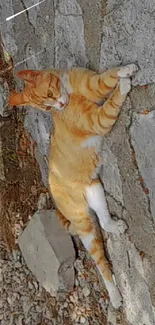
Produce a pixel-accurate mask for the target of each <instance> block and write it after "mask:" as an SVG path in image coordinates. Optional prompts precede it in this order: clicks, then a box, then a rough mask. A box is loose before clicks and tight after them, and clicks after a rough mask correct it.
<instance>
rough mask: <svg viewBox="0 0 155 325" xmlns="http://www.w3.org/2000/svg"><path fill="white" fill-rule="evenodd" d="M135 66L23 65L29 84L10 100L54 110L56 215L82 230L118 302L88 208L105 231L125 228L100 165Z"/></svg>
mask: <svg viewBox="0 0 155 325" xmlns="http://www.w3.org/2000/svg"><path fill="white" fill-rule="evenodd" d="M136 71H137V67H136V65H134V64H130V65H128V66H125V67H121V68H114V69H111V70H108V71H106V72H104V73H103V74H100V75H97V74H96V73H95V72H92V71H89V70H84V69H71V70H70V71H68V72H66V71H59V70H49V71H20V72H19V73H18V76H19V77H21V78H23V79H24V80H25V82H26V86H25V88H24V90H23V92H22V93H18V94H17V93H14V94H12V95H11V97H10V105H31V106H34V107H38V108H40V109H43V110H48V111H49V110H50V111H51V112H52V116H53V120H54V125H55V128H54V134H53V138H52V141H51V150H50V158H49V185H50V190H51V192H52V195H53V197H54V200H55V204H56V207H57V215H58V217H59V219H60V220H61V222H62V223H63V225H64V226H65V227H66V228H67V229H69V228H72V229H75V230H76V232H77V233H78V235H79V236H80V238H81V240H82V242H83V244H84V246H85V247H86V249H87V250H88V251H89V253H90V255H91V256H92V258H93V259H94V261H95V263H96V265H97V268H98V270H99V272H100V274H101V276H102V278H103V279H104V282H105V285H106V288H107V290H108V293H109V296H110V300H111V302H112V304H113V306H114V307H116V308H118V307H119V306H120V305H121V301H122V298H121V295H120V293H119V290H118V289H117V286H116V285H115V284H114V282H113V278H112V273H111V270H110V266H109V263H108V261H107V259H106V257H105V255H104V251H103V247H102V245H101V242H100V241H99V240H98V238H97V235H96V232H95V230H94V228H93V224H92V222H91V217H90V214H89V208H91V209H92V210H93V211H94V212H95V213H96V215H97V216H98V218H99V222H100V225H101V227H102V228H103V229H104V230H105V231H108V232H112V233H114V234H117V235H119V234H121V233H123V232H124V231H125V230H126V224H125V222H124V221H123V220H118V221H114V220H112V219H111V216H110V214H109V211H108V207H107V203H106V198H105V194H104V189H103V187H102V184H101V182H100V179H99V175H98V169H97V167H98V165H99V155H98V153H99V150H100V144H101V137H102V136H103V135H105V134H107V133H108V132H109V131H110V130H111V128H112V126H113V125H114V123H115V122H116V120H117V118H118V115H119V112H120V109H121V106H122V104H123V102H124V101H125V98H126V96H127V94H128V92H129V91H130V88H131V83H130V76H132V75H133V74H134V73H135V72H136ZM107 95H109V98H108V99H107V100H106V101H105V103H104V104H103V105H102V106H99V105H98V104H97V103H100V102H101V101H102V100H103V98H105V97H107Z"/></svg>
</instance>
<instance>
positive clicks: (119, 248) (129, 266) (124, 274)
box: [108, 236, 155, 325]
mask: <svg viewBox="0 0 155 325" xmlns="http://www.w3.org/2000/svg"><path fill="white" fill-rule="evenodd" d="M108 249H109V252H110V254H111V256H112V258H113V267H114V271H115V274H117V275H118V278H119V285H120V287H121V288H122V291H121V292H122V295H123V301H124V305H125V310H126V316H127V319H128V321H129V322H130V323H131V324H135V325H142V324H147V325H153V324H154V322H155V318H154V314H153V307H152V303H151V297H150V292H149V290H148V286H147V284H146V280H145V274H144V269H143V264H142V260H141V257H140V255H139V253H138V252H137V250H136V248H135V246H134V245H133V244H132V243H131V241H129V240H128V238H127V236H122V238H121V239H119V240H117V241H115V240H113V239H109V240H108ZM116 254H117V259H116V258H115V257H116ZM122 261H123V264H122ZM120 264H121V265H122V266H121V272H120V274H118V268H119V265H120Z"/></svg>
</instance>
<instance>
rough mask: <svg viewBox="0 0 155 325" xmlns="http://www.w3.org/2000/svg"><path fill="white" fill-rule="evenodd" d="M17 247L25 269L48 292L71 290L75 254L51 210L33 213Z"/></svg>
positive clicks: (68, 236)
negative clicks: (30, 272)
mask: <svg viewBox="0 0 155 325" xmlns="http://www.w3.org/2000/svg"><path fill="white" fill-rule="evenodd" d="M19 247H20V249H21V251H22V254H23V257H24V259H25V261H26V263H27V266H28V268H29V269H30V270H31V271H32V273H33V274H34V275H35V276H36V278H37V280H38V281H39V283H40V284H41V285H42V286H43V287H44V288H45V289H46V290H47V291H48V292H49V293H53V292H56V291H58V290H66V291H70V290H72V289H73V286H74V266H73V264H74V262H75V251H74V247H73V243H72V239H71V237H70V235H69V234H68V233H67V232H66V231H65V229H64V228H63V226H62V225H61V223H60V221H59V220H58V218H57V216H56V214H55V212H54V211H52V210H41V211H38V212H36V213H35V214H34V216H33V217H32V219H31V221H30V222H29V224H28V226H27V227H26V228H25V230H24V231H23V233H22V235H21V236H20V238H19Z"/></svg>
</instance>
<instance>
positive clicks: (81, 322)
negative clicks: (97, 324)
mask: <svg viewBox="0 0 155 325" xmlns="http://www.w3.org/2000/svg"><path fill="white" fill-rule="evenodd" d="M85 323H86V318H85V317H84V316H81V317H80V324H85Z"/></svg>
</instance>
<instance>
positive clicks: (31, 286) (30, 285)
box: [28, 281, 34, 290]
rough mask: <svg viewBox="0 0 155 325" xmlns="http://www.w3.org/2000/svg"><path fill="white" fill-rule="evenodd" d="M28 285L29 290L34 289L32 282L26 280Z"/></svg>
mask: <svg viewBox="0 0 155 325" xmlns="http://www.w3.org/2000/svg"><path fill="white" fill-rule="evenodd" d="M28 287H29V289H30V290H33V289H34V286H33V284H32V283H31V282H30V281H29V282H28Z"/></svg>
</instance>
